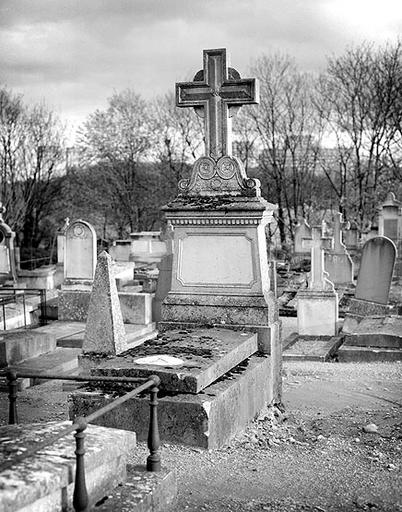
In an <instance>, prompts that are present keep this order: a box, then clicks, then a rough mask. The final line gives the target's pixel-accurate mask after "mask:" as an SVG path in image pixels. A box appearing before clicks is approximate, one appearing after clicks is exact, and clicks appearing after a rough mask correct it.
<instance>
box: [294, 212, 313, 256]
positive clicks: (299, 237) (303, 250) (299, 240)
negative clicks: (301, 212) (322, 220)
mask: <svg viewBox="0 0 402 512" xmlns="http://www.w3.org/2000/svg"><path fill="white" fill-rule="evenodd" d="M303 240H311V227H310V226H309V224H308V223H307V221H306V219H304V218H300V219H299V221H298V223H297V225H296V227H295V240H294V255H295V256H302V257H305V258H308V257H310V249H309V248H308V247H306V245H305V243H303Z"/></svg>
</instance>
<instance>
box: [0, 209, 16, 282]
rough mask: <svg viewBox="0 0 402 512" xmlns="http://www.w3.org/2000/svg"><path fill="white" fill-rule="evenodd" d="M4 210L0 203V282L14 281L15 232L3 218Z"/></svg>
mask: <svg viewBox="0 0 402 512" xmlns="http://www.w3.org/2000/svg"><path fill="white" fill-rule="evenodd" d="M5 212H6V209H5V207H4V206H3V204H2V203H0V283H3V282H6V281H11V283H16V282H17V269H16V256H15V251H16V247H15V233H14V231H13V230H12V229H11V228H10V226H9V225H8V224H7V223H6V222H5V221H4V219H3V215H4V213H5Z"/></svg>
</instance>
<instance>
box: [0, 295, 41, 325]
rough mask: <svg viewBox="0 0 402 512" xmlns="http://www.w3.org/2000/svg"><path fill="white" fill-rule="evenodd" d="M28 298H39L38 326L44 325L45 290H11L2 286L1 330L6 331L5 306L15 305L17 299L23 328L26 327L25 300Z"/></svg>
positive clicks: (0, 303)
mask: <svg viewBox="0 0 402 512" xmlns="http://www.w3.org/2000/svg"><path fill="white" fill-rule="evenodd" d="M29 297H39V309H40V317H39V325H46V323H47V321H46V290H45V289H44V288H13V287H6V286H3V287H1V288H0V306H1V310H2V316H3V318H2V324H3V329H4V330H5V331H6V330H7V316H6V306H7V304H17V302H18V299H22V309H23V314H24V327H25V328H26V327H27V310H26V300H27V298H29Z"/></svg>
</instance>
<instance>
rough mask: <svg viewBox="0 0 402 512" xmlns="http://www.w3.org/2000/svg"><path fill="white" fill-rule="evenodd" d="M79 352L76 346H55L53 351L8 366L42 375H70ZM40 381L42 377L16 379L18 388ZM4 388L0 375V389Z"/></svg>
mask: <svg viewBox="0 0 402 512" xmlns="http://www.w3.org/2000/svg"><path fill="white" fill-rule="evenodd" d="M80 352H81V350H80V349H76V348H56V349H55V350H54V351H53V352H49V353H47V354H42V355H40V356H38V357H33V358H31V359H27V360H26V361H23V362H20V363H18V364H13V365H10V368H12V369H13V370H16V371H17V372H18V371H20V372H26V373H41V374H43V375H44V374H54V373H57V374H59V375H62V374H68V375H71V374H72V373H73V372H75V371H77V370H78V355H79V353H80ZM3 375H4V374H3ZM42 382H44V380H43V379H28V378H27V379H18V389H19V390H21V389H25V388H27V387H30V386H36V385H37V384H41V383H42ZM6 390H7V381H6V378H5V376H3V377H0V391H6Z"/></svg>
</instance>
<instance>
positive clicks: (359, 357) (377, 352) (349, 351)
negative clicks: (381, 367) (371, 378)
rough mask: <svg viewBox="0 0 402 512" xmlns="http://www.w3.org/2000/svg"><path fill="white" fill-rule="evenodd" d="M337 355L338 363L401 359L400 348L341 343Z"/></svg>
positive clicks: (401, 352)
mask: <svg viewBox="0 0 402 512" xmlns="http://www.w3.org/2000/svg"><path fill="white" fill-rule="evenodd" d="M337 355H338V361H339V362H340V363H356V362H360V363H361V362H365V363H369V362H380V361H382V362H392V361H402V350H401V349H398V348H384V347H364V346H348V345H342V346H341V347H340V349H339V350H338V353H337Z"/></svg>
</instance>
